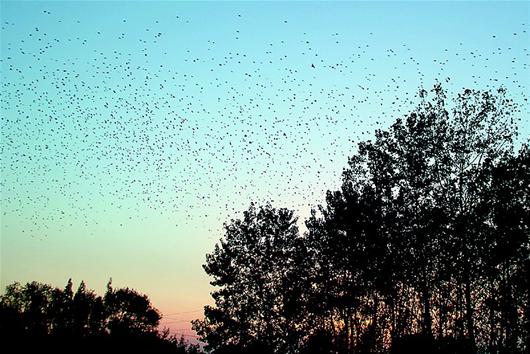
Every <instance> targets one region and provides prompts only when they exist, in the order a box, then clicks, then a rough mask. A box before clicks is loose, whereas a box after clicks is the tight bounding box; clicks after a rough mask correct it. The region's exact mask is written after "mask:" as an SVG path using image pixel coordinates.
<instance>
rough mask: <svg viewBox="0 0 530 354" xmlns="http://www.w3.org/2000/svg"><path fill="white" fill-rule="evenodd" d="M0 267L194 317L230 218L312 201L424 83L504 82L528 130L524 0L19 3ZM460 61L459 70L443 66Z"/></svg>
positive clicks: (5, 124) (10, 26) (170, 315)
mask: <svg viewBox="0 0 530 354" xmlns="http://www.w3.org/2000/svg"><path fill="white" fill-rule="evenodd" d="M0 11H1V12H0V18H1V25H2V28H1V38H0V39H1V82H0V84H1V99H0V102H1V139H2V140H1V154H2V161H1V188H2V195H1V208H2V209H1V212H2V215H1V229H0V232H1V263H0V266H1V273H0V278H1V279H0V285H1V287H2V289H3V288H4V287H5V286H6V285H7V284H10V283H12V282H14V281H19V282H27V281H31V280H37V281H41V282H46V283H51V284H54V285H56V286H61V287H62V286H63V285H64V284H65V283H66V281H67V280H68V278H70V277H71V278H73V280H74V281H75V282H76V283H77V282H79V281H81V280H85V282H86V283H87V285H88V286H89V287H90V288H93V289H95V290H96V291H98V292H99V293H102V292H103V290H104V287H105V284H106V282H107V281H108V279H109V278H111V277H112V279H113V282H114V284H115V286H129V287H133V288H136V289H138V290H139V291H141V292H144V293H146V294H148V295H149V296H150V298H151V299H152V301H153V303H154V305H155V306H156V307H157V308H159V309H160V310H161V311H162V312H163V314H164V315H165V318H164V320H163V324H165V325H167V326H169V327H170V328H171V329H172V330H173V331H174V332H175V333H185V334H187V335H189V336H190V337H188V338H193V337H191V336H192V335H193V334H192V333H191V332H190V329H189V328H190V326H189V323H188V321H189V320H190V319H193V318H197V317H199V316H200V315H201V309H202V306H203V305H204V304H207V303H210V302H211V300H210V296H209V292H210V291H211V290H212V289H211V288H210V286H209V284H208V278H207V276H206V275H205V274H204V272H203V270H202V267H201V265H202V263H204V260H205V254H206V253H207V252H209V251H211V250H212V249H213V245H214V244H215V242H216V241H217V240H218V239H219V238H220V237H221V236H222V224H223V222H226V221H229V220H230V218H235V217H239V216H240V215H241V214H240V212H241V211H242V210H244V209H246V208H247V207H248V206H249V203H250V202H251V201H255V202H258V203H263V202H265V201H272V202H273V205H275V206H278V207H288V208H291V209H295V210H296V212H297V214H298V215H300V217H301V220H302V221H303V218H304V217H305V216H307V215H308V213H309V210H310V207H311V206H314V205H316V204H318V203H321V202H322V201H323V199H324V195H325V191H326V190H327V189H334V188H337V187H338V185H339V184H340V173H341V171H342V169H343V168H344V167H345V166H346V162H347V157H348V156H350V155H352V154H353V152H354V151H355V146H356V144H357V142H359V141H362V140H365V139H369V138H370V137H371V136H372V134H373V131H374V129H376V128H384V127H386V126H388V125H389V124H390V123H391V122H393V121H394V120H395V118H397V117H399V116H402V115H403V114H405V113H406V112H408V111H409V110H411V109H412V108H413V107H414V104H415V103H416V102H417V101H416V99H415V96H416V93H417V91H418V89H419V88H420V87H425V88H427V89H428V88H431V87H432V86H433V85H434V84H435V83H436V82H437V81H440V82H443V83H444V87H446V88H447V90H448V92H449V94H450V95H452V94H455V93H457V92H458V91H459V90H461V89H462V88H464V87H466V88H476V89H492V88H497V87H499V86H504V87H506V88H507V89H508V92H509V95H510V96H511V97H512V98H513V99H514V101H515V102H516V103H517V104H518V105H519V110H518V111H517V112H514V115H515V117H516V118H517V119H519V120H520V124H519V128H520V129H519V130H520V137H521V140H525V139H528V136H530V122H529V121H530V120H529V119H528V117H529V111H530V109H529V108H530V107H529V103H528V93H529V92H530V91H529V87H530V85H529V84H530V74H529V69H530V68H529V64H530V56H529V54H530V53H529V50H530V49H529V44H530V38H529V35H528V31H529V29H530V26H529V22H530V3H528V2H465V3H464V2H421V3H420V2H406V3H402V2H370V3H361V2H340V3H332V2H326V3H321V2H289V3H284V2H281V3H280V2H215V3H211V2H193V3H192V2H121V1H119V2H118V1H117V2H7V1H2V2H1V7H0ZM447 79H449V80H447Z"/></svg>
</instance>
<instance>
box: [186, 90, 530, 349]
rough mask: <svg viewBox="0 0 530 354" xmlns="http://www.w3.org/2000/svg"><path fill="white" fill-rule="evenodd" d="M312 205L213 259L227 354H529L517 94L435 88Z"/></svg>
mask: <svg viewBox="0 0 530 354" xmlns="http://www.w3.org/2000/svg"><path fill="white" fill-rule="evenodd" d="M419 98H420V103H419V104H418V106H417V107H416V109H415V110H414V111H413V112H411V113H410V114H408V115H407V116H406V117H405V118H404V119H398V120H397V121H396V122H395V123H394V124H393V125H392V126H391V127H390V128H389V129H387V130H379V131H377V132H376V136H375V140H374V141H365V142H362V143H360V144H359V146H358V150H357V152H356V154H355V155H353V156H352V157H351V158H350V159H349V165H348V168H347V169H345V170H344V172H343V181H342V187H341V188H340V190H338V191H329V192H328V193H327V196H326V205H324V206H320V207H319V208H317V209H316V210H312V214H311V217H310V218H309V219H308V220H307V221H306V226H307V232H305V233H304V234H303V235H300V234H299V232H298V229H297V227H296V218H294V216H293V212H292V211H289V210H286V209H275V208H273V207H272V206H271V205H265V206H263V207H258V208H257V207H256V206H255V205H252V206H251V207H250V209H249V210H248V211H247V212H245V213H244V217H243V219H241V220H232V221H231V222H230V223H228V224H226V225H225V229H226V234H225V237H224V238H223V239H222V240H221V241H220V243H219V244H218V245H217V246H216V247H215V250H214V252H213V253H211V254H209V255H208V256H207V260H206V264H205V266H204V269H205V270H206V272H207V273H208V274H209V275H210V276H212V277H213V281H212V285H214V286H216V287H217V290H216V291H215V292H214V293H213V294H212V295H213V298H214V300H215V306H207V307H206V308H205V313H204V314H205V317H204V319H203V320H197V321H195V322H194V328H195V329H196V330H197V332H198V333H199V335H200V336H201V337H202V339H203V340H204V341H205V342H206V343H207V344H208V346H207V349H208V350H210V351H212V352H214V353H257V352H260V353H383V352H389V351H392V352H394V353H401V352H411V348H414V350H416V351H418V350H419V351H420V352H425V353H429V352H431V353H436V352H437V353H458V352H461V353H476V352H477V351H480V352H489V353H523V352H528V351H529V350H530V339H529V338H530V308H529V297H530V285H529V280H528V279H530V236H529V235H530V230H529V225H530V200H529V196H530V151H529V148H528V145H523V146H522V147H521V149H520V150H519V151H518V152H514V148H513V139H514V137H515V136H516V125H515V123H514V122H513V121H512V118H511V113H512V112H513V111H514V109H515V107H514V105H513V103H512V101H511V100H510V99H508V98H507V97H506V92H505V91H504V90H503V89H500V90H498V91H495V92H492V91H485V92H480V91H474V90H464V91H463V92H462V93H461V94H460V95H458V96H457V97H456V99H455V100H454V101H453V102H451V103H448V102H446V101H447V98H446V93H445V91H444V90H443V89H442V87H441V86H440V85H436V86H435V87H434V89H433V90H432V92H431V93H429V92H426V91H421V92H420V95H419Z"/></svg>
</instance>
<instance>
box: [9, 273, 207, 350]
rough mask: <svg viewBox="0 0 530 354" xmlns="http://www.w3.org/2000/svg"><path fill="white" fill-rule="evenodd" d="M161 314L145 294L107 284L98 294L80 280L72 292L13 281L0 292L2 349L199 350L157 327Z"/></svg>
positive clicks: (40, 284)
mask: <svg viewBox="0 0 530 354" xmlns="http://www.w3.org/2000/svg"><path fill="white" fill-rule="evenodd" d="M160 319H161V315H160V313H159V311H158V310H157V309H156V308H154V307H153V306H152V304H151V301H150V300H149V298H148V297H147V295H144V294H141V293H139V292H137V291H136V290H133V289H129V288H120V289H114V288H113V287H112V284H111V282H109V283H108V284H107V290H106V292H105V295H104V296H98V295H97V294H95V293H94V292H93V291H92V290H90V289H88V288H87V287H86V285H85V283H84V282H83V281H82V282H81V283H80V284H79V286H78V288H77V290H76V291H75V292H74V290H73V284H72V281H71V280H69V281H68V283H67V284H66V286H65V287H64V289H59V288H55V287H53V286H51V285H48V284H43V283H39V282H31V283H27V284H26V285H21V284H19V283H13V284H11V285H8V286H7V287H6V290H5V293H4V295H2V296H1V297H0V336H1V338H2V348H3V349H4V350H5V349H7V350H13V351H17V352H36V351H41V352H55V353H63V352H64V353H66V352H71V351H75V352H78V353H85V352H86V353H93V352H113V351H117V352H131V353H143V352H150V353H175V354H179V353H180V354H186V353H189V354H193V353H198V352H199V348H198V347H196V346H191V345H188V344H187V343H185V342H184V341H183V340H178V339H177V338H175V337H172V336H170V335H169V333H168V332H167V331H166V332H159V331H158V325H159V322H160Z"/></svg>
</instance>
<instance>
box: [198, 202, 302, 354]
mask: <svg viewBox="0 0 530 354" xmlns="http://www.w3.org/2000/svg"><path fill="white" fill-rule="evenodd" d="M296 221H297V219H296V218H295V217H294V216H293V212H292V211H290V210H287V209H275V208H273V207H272V206H271V205H265V206H263V207H259V208H257V207H255V206H254V205H253V204H252V205H251V206H250V208H249V209H248V210H247V211H245V212H244V217H243V219H241V220H239V219H238V220H232V221H231V222H230V223H229V224H226V225H225V230H226V233H225V237H224V238H223V239H222V240H220V242H219V244H217V245H216V246H215V249H214V252H213V253H211V254H209V255H207V258H206V264H205V265H204V269H205V271H206V273H208V274H209V275H210V276H212V277H213V281H212V282H211V284H212V285H214V286H216V287H218V290H216V291H215V292H213V293H212V296H213V298H214V300H215V306H213V307H210V306H206V307H205V311H204V315H205V318H204V320H197V321H194V329H195V330H196V331H197V333H198V334H199V335H200V336H201V338H202V340H204V341H205V342H206V343H207V345H208V349H210V350H212V351H214V352H215V353H225V352H230V353H232V352H233V353H242V352H245V353H273V352H274V353H276V352H282V353H292V352H295V351H296V349H297V348H298V346H299V344H300V343H299V341H300V338H301V337H300V333H301V332H302V331H303V327H304V322H303V320H304V312H303V300H304V294H305V293H307V291H305V288H304V287H305V285H306V284H307V281H306V280H305V272H306V270H307V268H306V267H303V266H301V264H303V262H304V261H305V257H304V256H303V255H304V253H305V250H304V247H303V242H302V239H301V238H300V237H299V234H298V228H297V226H296Z"/></svg>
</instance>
